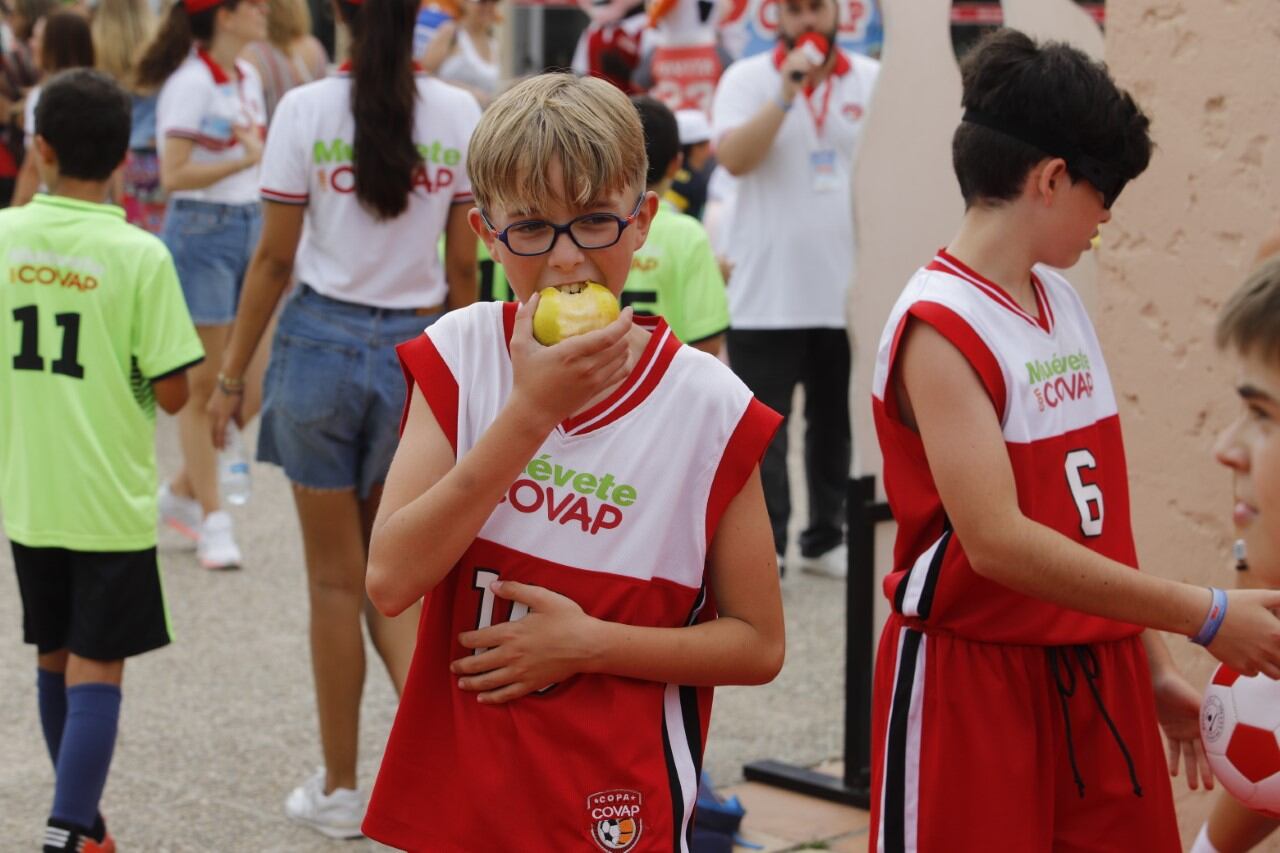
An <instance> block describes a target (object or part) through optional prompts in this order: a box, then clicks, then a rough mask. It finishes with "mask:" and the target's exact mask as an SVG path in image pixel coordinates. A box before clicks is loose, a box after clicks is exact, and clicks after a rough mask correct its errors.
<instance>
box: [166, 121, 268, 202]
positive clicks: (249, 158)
mask: <svg viewBox="0 0 1280 853" xmlns="http://www.w3.org/2000/svg"><path fill="white" fill-rule="evenodd" d="M236 135H237V136H238V137H240V142H241V144H242V145H243V146H244V149H245V153H244V156H243V157H241V158H239V159H237V160H226V161H219V162H216V163H195V162H193V161H192V160H191V150H192V148H193V147H194V145H195V143H193V142H192V141H191V140H190V139H181V138H179V137H169V138H168V139H165V140H164V142H163V145H164V154H163V156H162V157H161V158H160V184H161V186H163V187H164V191H165V192H174V191H177V190H201V189H204V188H205V187H209V186H213V185H214V184H216V183H217V182H218V181H220V180H222V179H223V178H226V177H229V176H231V175H234V174H236V173H237V172H243V171H244V170H245V169H248V168H249V167H251V166H253V165H255V164H256V163H257V162H258V161H259V160H260V159H262V142H261V140H259V139H258V137H257V131H256V130H245V129H242V128H237V129H236Z"/></svg>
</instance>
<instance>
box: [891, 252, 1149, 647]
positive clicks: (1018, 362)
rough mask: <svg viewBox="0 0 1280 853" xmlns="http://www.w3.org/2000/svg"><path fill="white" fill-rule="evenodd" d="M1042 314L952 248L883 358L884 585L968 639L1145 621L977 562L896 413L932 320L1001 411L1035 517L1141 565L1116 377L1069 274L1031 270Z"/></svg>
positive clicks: (917, 283) (930, 271)
mask: <svg viewBox="0 0 1280 853" xmlns="http://www.w3.org/2000/svg"><path fill="white" fill-rule="evenodd" d="M1033 284H1034V288H1035V295H1036V303H1037V307H1038V308H1039V317H1038V318H1036V317H1032V316H1031V315H1029V314H1028V313H1027V312H1026V311H1023V310H1022V308H1020V307H1019V306H1018V304H1017V302H1015V301H1014V300H1013V299H1012V298H1010V297H1009V295H1008V294H1007V293H1005V292H1004V291H1003V290H1002V289H1001V288H1000V287H998V286H997V285H995V284H994V283H992V282H990V281H988V280H987V279H984V278H983V277H982V276H981V275H979V274H978V273H976V272H974V271H973V270H971V269H969V268H968V267H967V266H965V265H964V264H963V263H961V262H960V261H958V260H956V259H955V258H954V257H951V256H950V255H948V254H947V253H946V252H940V253H939V254H938V256H937V257H936V258H934V260H933V262H932V263H930V264H929V265H928V266H927V267H925V268H924V269H922V270H920V271H919V272H917V273H916V274H915V275H914V276H913V277H912V279H911V280H910V281H909V282H908V283H907V286H906V289H905V290H904V291H903V293H902V296H901V297H900V298H899V299H898V302H897V304H896V305H895V306H894V308H893V311H892V313H891V314H890V318H889V322H888V324H887V325H886V327H885V332H884V336H883V337H882V338H881V341H880V348H879V352H878V354H877V358H876V369H875V379H874V392H873V393H874V400H873V407H874V411H875V422H876V431H877V433H878V434H879V439H880V445H881V448H882V450H883V453H884V472H885V473H884V477H885V491H886V493H887V494H888V497H889V502H890V504H891V506H892V507H893V512H894V517H895V518H896V519H897V521H898V537H897V542H896V545H895V548H894V563H893V571H892V572H891V573H890V574H889V575H888V576H887V577H886V578H885V586H884V589H885V593H886V595H887V596H888V597H889V599H890V601H891V602H892V603H893V607H894V610H895V611H896V612H898V613H899V614H901V615H902V616H903V617H905V618H906V619H908V620H919V622H920V624H921V626H922V627H923V628H924V629H925V630H928V628H929V627H935V628H939V629H943V630H947V631H950V632H952V633H955V634H958V635H960V636H963V637H968V638H970V639H976V640H984V641H988V642H995V643H1029V644H1044V645H1064V644H1071V643H1088V642H1097V641H1104V640H1113V639H1118V638H1120V637H1126V636H1130V635H1132V634H1136V633H1137V632H1138V630H1139V629H1138V628H1137V627H1136V626H1133V625H1128V624H1124V623H1120V622H1113V621H1111V620H1108V619H1102V618H1099V617H1095V616H1090V615H1087V614H1084V613H1080V612H1078V611H1074V610H1069V609H1067V608H1064V607H1059V606H1058V605H1055V604H1050V603H1048V602H1045V601H1041V600H1038V599H1034V598H1031V597H1029V596H1025V595H1022V594H1020V593H1016V592H1013V591H1012V590H1010V589H1008V588H1007V587H1004V586H1002V585H1000V584H998V583H996V582H994V581H990V580H987V579H986V578H983V577H981V576H980V575H978V574H977V573H975V572H974V571H973V568H972V567H971V566H970V565H969V561H968V559H967V558H966V557H965V555H964V550H963V547H962V545H961V543H960V542H958V541H956V540H955V539H954V537H953V536H952V532H951V526H950V523H949V522H948V519H947V517H946V512H945V510H944V508H943V506H942V501H941V499H940V498H939V496H938V492H937V489H936V487H935V486H934V482H933V477H932V475H931V473H930V472H929V468H928V462H927V460H926V459H925V454H924V448H923V445H922V443H921V441H920V436H919V435H917V434H916V433H915V432H914V431H913V430H911V429H910V428H908V427H907V426H905V425H904V424H903V422H902V421H901V419H900V418H899V415H898V409H897V403H896V400H895V397H894V389H893V385H892V383H891V382H890V377H891V376H892V370H893V364H894V359H895V358H896V357H897V355H898V347H899V343H900V340H901V336H902V332H903V330H904V329H905V328H906V325H907V320H908V319H909V318H915V319H917V320H918V321H921V322H925V323H928V324H929V325H930V326H932V327H933V328H935V329H937V330H938V331H939V332H940V333H941V334H942V335H944V336H945V337H946V338H947V339H948V340H949V341H950V342H951V343H952V344H953V345H954V346H955V347H956V348H957V349H959V350H960V352H961V353H962V354H963V355H964V357H965V358H966V359H967V360H968V361H969V363H970V364H971V365H972V366H973V368H974V370H975V371H976V372H977V373H978V375H979V377H980V378H981V380H982V384H983V386H984V387H985V388H986V391H987V393H988V395H990V397H991V402H992V405H993V406H994V407H995V411H996V415H997V417H998V418H999V421H1000V426H1001V429H1002V431H1003V433H1004V440H1005V446H1006V448H1007V449H1008V452H1009V461H1010V463H1011V465H1012V468H1013V474H1014V479H1015V481H1016V483H1017V491H1018V505H1019V507H1020V508H1021V510H1022V512H1023V514H1025V515H1026V516H1027V517H1028V518H1030V519H1032V520H1034V521H1038V522H1040V523H1042V524H1045V525H1047V526H1048V527H1051V528H1053V529H1054V530H1057V531H1058V532H1060V533H1062V534H1063V535H1065V536H1067V537H1069V538H1071V539H1073V540H1075V541H1077V542H1079V543H1081V544H1083V545H1085V546H1086V547H1089V548H1091V549H1093V550H1094V551H1097V552H1099V553H1101V554H1104V555H1106V556H1108V557H1110V558H1112V559H1114V560H1117V561H1119V562H1121V563H1124V564H1126V565H1129V566H1134V567H1136V566H1137V556H1136V552H1135V549H1134V544H1133V534H1132V530H1131V527H1130V521H1129V487H1128V475H1127V473H1126V467H1125V458H1124V445H1123V442H1122V439H1121V435H1120V420H1119V417H1118V415H1117V412H1116V402H1115V397H1114V395H1113V392H1112V388H1111V379H1110V377H1109V375H1108V374H1107V367H1106V364H1105V362H1104V361H1103V358H1102V350H1101V348H1100V346H1099V345H1098V340H1097V336H1096V335H1095V333H1094V330H1093V325H1092V323H1091V322H1090V321H1089V317H1088V315H1087V314H1086V312H1085V309H1084V306H1083V304H1082V303H1081V302H1080V298H1079V296H1078V295H1077V294H1076V292H1075V291H1074V290H1073V289H1072V288H1071V285H1070V284H1068V283H1067V281H1066V280H1065V279H1063V278H1062V277H1061V276H1060V275H1058V274H1057V273H1055V272H1054V271H1052V270H1051V269H1049V268H1047V267H1042V266H1037V267H1036V268H1035V271H1034V273H1033Z"/></svg>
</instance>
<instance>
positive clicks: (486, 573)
mask: <svg viewBox="0 0 1280 853" xmlns="http://www.w3.org/2000/svg"><path fill="white" fill-rule="evenodd" d="M497 579H498V573H497V572H495V571H493V570H492V569H476V574H475V578H474V579H473V580H472V582H471V584H472V586H474V587H475V588H476V589H478V590H480V591H481V592H482V595H481V596H480V612H479V614H478V615H477V618H476V630H477V631H479V630H481V629H483V628H488V627H489V626H490V625H492V624H493V601H494V599H495V598H497V596H496V595H494V594H493V590H492V589H490V588H489V584H491V583H493V582H494V581H496V580H497ZM528 615H529V605H527V604H525V603H524V602H521V601H513V602H511V616H510V617H509V618H508V619H507V621H508V622H515V621H517V620H519V619H523V618H524V617H526V616H528ZM487 651H489V650H488V649H474V650H472V652H471V654H473V655H478V654H480V653H481V652H487ZM553 687H555V685H554V684H548V685H547V686H546V687H544V688H542V689H541V690H535V691H533V692H534V693H537V694H542V693H546V692H547V691H548V690H550V689H551V688H553Z"/></svg>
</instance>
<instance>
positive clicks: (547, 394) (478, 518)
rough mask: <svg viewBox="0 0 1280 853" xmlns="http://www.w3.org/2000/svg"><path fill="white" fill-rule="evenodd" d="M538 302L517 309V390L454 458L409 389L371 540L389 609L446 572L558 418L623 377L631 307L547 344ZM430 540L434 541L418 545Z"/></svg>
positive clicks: (373, 572) (373, 568) (379, 588)
mask: <svg viewBox="0 0 1280 853" xmlns="http://www.w3.org/2000/svg"><path fill="white" fill-rule="evenodd" d="M536 308H537V296H534V297H533V298H531V299H530V300H529V302H527V303H525V304H524V305H521V306H520V309H519V311H518V312H517V314H516V328H515V331H514V333H513V334H512V337H511V360H512V368H513V370H514V372H515V380H514V381H515V384H514V387H513V388H512V392H511V396H510V397H509V398H508V400H507V403H506V405H505V406H504V407H503V408H502V411H501V412H499V413H498V417H497V418H496V419H495V420H494V422H493V423H492V424H490V426H489V427H488V429H486V430H485V432H484V434H483V435H482V436H481V437H480V440H479V441H477V442H476V444H475V446H474V447H472V448H471V450H470V451H468V452H467V453H466V454H465V455H464V456H463V457H462V458H461V459H460V460H458V461H457V464H454V462H453V450H452V448H451V447H450V446H449V443H448V440H447V439H446V438H445V435H444V432H443V430H442V429H441V428H440V425H439V423H437V422H436V419H435V415H434V414H432V412H431V409H430V407H429V406H428V405H427V402H426V400H425V398H424V397H423V396H422V393H421V391H419V390H418V389H417V388H414V389H413V398H412V403H411V405H410V408H409V420H408V423H406V424H405V429H404V434H403V435H402V436H401V438H400V447H399V449H397V450H396V455H395V459H394V460H392V463H391V470H390V472H389V473H388V474H387V481H386V485H385V486H384V488H383V492H382V501H381V503H380V504H379V506H378V517H377V519H375V520H374V524H373V536H372V539H371V540H370V543H369V567H368V573H367V576H366V587H367V589H368V593H369V599H370V600H371V601H372V602H373V604H374V606H376V607H377V608H378V609H379V610H380V611H382V612H383V613H385V614H387V615H389V616H394V615H396V614H398V613H400V612H401V611H403V610H404V609H405V608H406V607H408V606H409V605H410V604H412V603H413V602H415V601H417V600H418V599H419V598H421V597H422V596H423V595H425V594H426V593H427V592H429V591H430V590H431V589H433V588H434V587H435V586H436V584H438V583H440V581H441V580H442V579H443V578H444V577H445V575H447V574H448V573H449V571H450V570H451V569H452V568H453V566H454V565H455V564H456V563H457V562H458V559H459V558H460V557H461V556H462V554H463V552H464V551H466V549H467V547H468V546H470V544H471V542H472V541H473V540H474V539H475V537H476V534H478V533H479V532H480V528H481V527H483V526H484V523H485V522H486V521H488V519H489V516H490V515H491V514H492V512H493V509H494V507H496V506H497V505H498V501H499V500H500V499H501V498H502V496H503V494H504V493H505V492H506V490H507V488H508V487H509V486H510V485H511V483H512V482H514V481H515V479H516V477H517V476H519V474H520V472H521V471H522V470H523V469H524V467H525V466H526V465H527V464H528V462H529V460H530V459H532V458H533V456H534V454H536V453H537V452H538V448H539V447H541V446H542V442H543V441H544V440H545V439H546V437H547V435H549V434H550V432H551V430H552V429H554V428H555V425H556V424H557V423H559V422H560V421H561V420H563V419H564V418H565V417H567V416H568V415H569V414H571V413H573V412H575V411H577V410H578V409H579V408H581V407H582V406H583V405H585V404H586V403H587V402H588V401H589V400H591V399H592V397H594V396H595V395H596V394H597V393H598V392H600V391H601V390H603V389H605V388H608V387H610V386H611V385H613V384H614V383H616V382H620V381H621V380H622V379H623V378H624V377H625V376H626V372H627V332H628V331H629V330H630V328H631V312H630V311H629V310H625V311H623V313H622V315H621V316H620V317H619V318H618V319H617V320H615V321H614V322H613V323H611V324H610V325H609V326H607V327H606V328H604V329H600V330H599V331H595V332H591V333H589V334H586V335H582V336H580V337H576V338H570V339H569V340H567V341H562V342H561V343H558V344H556V345H555V346H551V347H544V346H542V345H541V344H539V343H537V342H536V341H534V340H533V312H534V310H536ZM424 541H428V542H430V543H431V547H430V548H427V549H424V548H422V543H423V542H424Z"/></svg>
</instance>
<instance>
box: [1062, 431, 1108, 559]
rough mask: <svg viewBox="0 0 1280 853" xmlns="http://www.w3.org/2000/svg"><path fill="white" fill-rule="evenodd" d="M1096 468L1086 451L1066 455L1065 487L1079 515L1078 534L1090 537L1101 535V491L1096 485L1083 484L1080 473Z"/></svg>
mask: <svg viewBox="0 0 1280 853" xmlns="http://www.w3.org/2000/svg"><path fill="white" fill-rule="evenodd" d="M1097 467H1098V463H1097V462H1096V461H1094V458H1093V454H1092V453H1090V452H1089V451H1088V450H1072V451H1071V452H1070V453H1068V454H1067V485H1068V486H1070V487H1071V498H1072V500H1074V501H1075V502H1076V510H1077V511H1079V513H1080V532H1081V533H1083V534H1084V535H1085V536H1090V537H1092V536H1101V535H1102V513H1103V508H1102V489H1101V488H1099V487H1098V484H1097V483H1086V482H1084V480H1082V479H1081V478H1080V471H1081V470H1082V469H1085V468H1087V469H1089V470H1090V471H1093V470H1096V469H1097Z"/></svg>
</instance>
